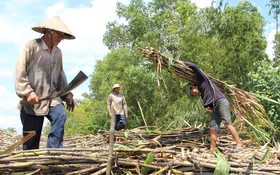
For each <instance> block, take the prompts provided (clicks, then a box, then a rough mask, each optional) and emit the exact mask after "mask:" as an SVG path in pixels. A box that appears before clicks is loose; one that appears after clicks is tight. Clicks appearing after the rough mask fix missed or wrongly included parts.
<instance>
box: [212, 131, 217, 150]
mask: <svg viewBox="0 0 280 175" xmlns="http://www.w3.org/2000/svg"><path fill="white" fill-rule="evenodd" d="M217 135H218V134H217V131H216V130H214V129H210V138H211V141H210V151H211V152H215V148H216V144H217V138H218V136H217Z"/></svg>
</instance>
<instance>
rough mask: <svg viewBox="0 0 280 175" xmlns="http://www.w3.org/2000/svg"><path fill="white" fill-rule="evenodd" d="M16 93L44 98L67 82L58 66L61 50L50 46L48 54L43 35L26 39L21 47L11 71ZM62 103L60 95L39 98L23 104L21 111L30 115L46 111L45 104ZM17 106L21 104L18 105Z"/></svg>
mask: <svg viewBox="0 0 280 175" xmlns="http://www.w3.org/2000/svg"><path fill="white" fill-rule="evenodd" d="M14 85H15V91H16V94H17V95H18V96H19V97H20V98H21V99H24V98H25V99H26V96H27V95H28V94H29V93H31V92H35V93H36V94H37V95H38V96H39V97H46V96H48V95H50V94H52V93H53V92H56V91H59V90H60V89H62V88H64V87H65V86H66V85H67V79H66V76H65V73H64V70H63V66H62V53H61V50H60V49H59V48H58V47H57V46H53V50H52V52H51V53H50V52H49V50H48V47H47V45H46V43H45V42H44V39H43V38H39V39H35V40H31V41H29V42H28V43H27V44H26V45H25V46H24V47H23V48H22V50H21V52H20V54H19V57H18V61H17V63H16V67H15V71H14ZM59 103H62V99H61V98H60V97H57V98H54V99H51V100H43V101H41V102H40V103H38V104H35V105H30V104H28V103H25V104H24V110H25V112H26V113H28V114H31V115H38V116H43V115H46V114H48V112H49V106H55V105H57V104H59ZM20 107H21V106H20Z"/></svg>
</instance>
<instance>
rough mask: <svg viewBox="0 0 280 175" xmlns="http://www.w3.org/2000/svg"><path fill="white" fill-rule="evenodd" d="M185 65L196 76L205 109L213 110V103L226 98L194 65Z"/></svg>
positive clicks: (189, 63) (187, 63) (186, 63)
mask: <svg viewBox="0 0 280 175" xmlns="http://www.w3.org/2000/svg"><path fill="white" fill-rule="evenodd" d="M185 65H187V66H189V67H190V68H191V69H192V70H193V72H194V73H195V74H196V76H197V79H198V80H197V86H198V90H199V92H200V95H201V98H202V99H203V106H204V107H205V108H207V107H211V108H213V102H214V101H216V100H217V99H221V98H226V97H225V95H224V94H223V93H222V92H221V91H220V89H219V88H218V87H217V86H216V84H215V83H213V82H212V81H211V80H209V79H208V78H207V77H206V75H205V74H204V73H203V72H202V71H201V70H200V69H199V67H198V66H197V65H196V64H194V63H191V62H185Z"/></svg>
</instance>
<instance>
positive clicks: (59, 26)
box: [32, 16, 76, 39]
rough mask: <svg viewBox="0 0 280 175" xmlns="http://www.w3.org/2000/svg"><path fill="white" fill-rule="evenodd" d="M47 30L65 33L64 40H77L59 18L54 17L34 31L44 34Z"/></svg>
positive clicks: (33, 28)
mask: <svg viewBox="0 0 280 175" xmlns="http://www.w3.org/2000/svg"><path fill="white" fill-rule="evenodd" d="M45 29H50V30H55V31H59V32H63V33H64V39H75V38H76V37H75V36H74V35H73V33H72V32H71V31H70V29H69V28H68V27H67V26H66V25H65V24H64V23H63V21H62V20H61V19H60V18H59V17H58V16H54V17H52V18H50V19H48V20H46V21H44V22H42V23H40V24H38V25H36V26H34V27H32V30H34V31H36V32H39V33H42V34H44V31H45Z"/></svg>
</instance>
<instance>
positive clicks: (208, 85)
mask: <svg viewBox="0 0 280 175" xmlns="http://www.w3.org/2000/svg"><path fill="white" fill-rule="evenodd" d="M184 63H185V65H187V66H188V67H189V68H191V69H192V70H193V72H194V73H195V74H196V77H197V84H190V83H189V84H187V87H186V93H187V95H190V96H196V95H199V94H200V96H201V98H202V100H203V106H204V108H205V109H206V110H207V111H208V112H211V113H212V118H211V121H210V138H211V141H210V152H211V153H214V152H215V148H216V142H217V138H218V136H217V131H218V130H219V129H220V124H221V122H222V121H223V123H224V125H225V127H226V128H227V129H228V130H229V132H230V133H231V135H232V137H233V139H234V141H235V142H236V148H235V149H233V150H232V152H240V151H243V146H242V143H241V141H240V138H239V136H238V133H237V131H236V129H235V128H234V126H233V125H232V120H231V114H230V107H229V101H228V100H227V98H226V97H225V95H224V94H223V93H222V92H221V91H220V89H219V88H218V87H217V86H216V84H214V83H213V82H212V81H211V80H209V79H208V78H207V76H206V75H205V74H204V73H203V72H202V71H201V70H200V69H199V67H198V66H197V65H196V64H194V63H191V62H184Z"/></svg>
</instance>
